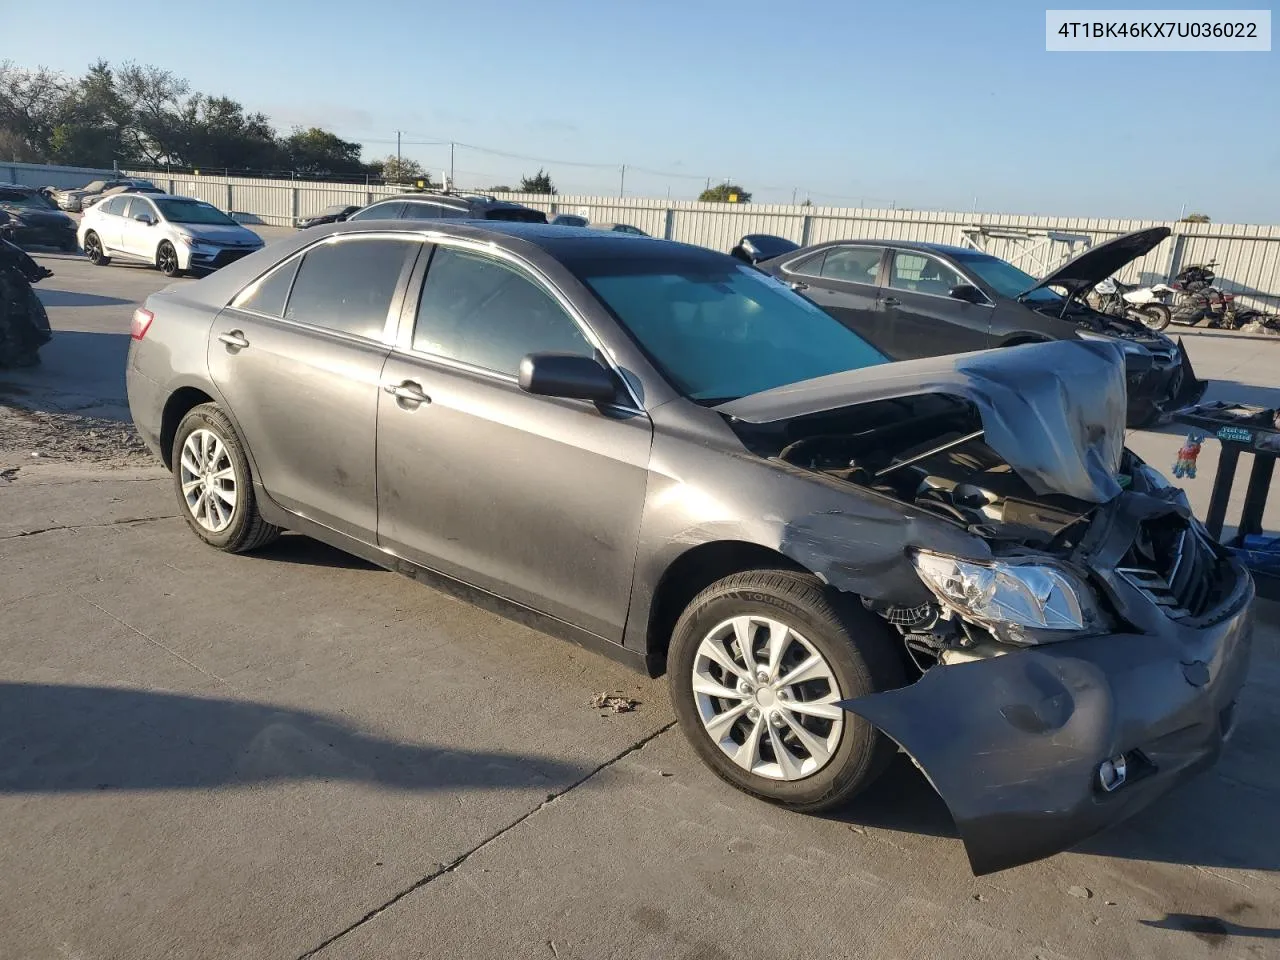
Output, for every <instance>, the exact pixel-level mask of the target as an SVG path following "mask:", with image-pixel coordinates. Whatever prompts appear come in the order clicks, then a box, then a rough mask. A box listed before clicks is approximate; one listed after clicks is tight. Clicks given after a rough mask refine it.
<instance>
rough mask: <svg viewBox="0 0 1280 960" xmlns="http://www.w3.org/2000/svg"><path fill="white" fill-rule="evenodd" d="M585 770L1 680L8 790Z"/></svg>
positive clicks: (541, 778)
mask: <svg viewBox="0 0 1280 960" xmlns="http://www.w3.org/2000/svg"><path fill="white" fill-rule="evenodd" d="M424 726H425V727H428V728H429V727H430V724H424ZM586 772H587V769H586V768H580V767H578V766H577V765H574V764H568V763H565V762H563V761H560V760H556V759H552V758H548V757H538V756H528V755H525V754H520V753H512V752H506V751H489V750H475V749H471V748H459V749H452V748H448V747H441V746H435V745H432V744H428V743H414V742H401V741H397V740H391V739H387V738H385V737H382V736H379V735H376V734H373V733H371V732H368V731H365V730H361V729H359V728H358V727H356V726H354V725H352V724H351V723H350V722H349V721H347V720H344V719H342V718H339V717H336V716H328V715H325V714H322V713H314V712H310V711H304V710H296V709H292V708H288V707H280V706H277V705H275V704H271V703H261V702H255V701H251V700H233V699H225V698H219V697H203V696H188V695H185V694H174V693H162V692H158V691H154V690H140V689H122V688H113V687H87V686H73V685H62V684H37V683H0V795H4V794H28V793H30V794H36V793H42V794H48V793H81V792H90V791H105V790H197V789H211V788H222V787H243V786H249V785H253V784H261V783H270V782H281V781H295V782H296V781H306V780H326V781H327V780H348V781H353V782H361V783H370V784H375V785H377V786H380V787H384V788H387V789H397V790H413V791H430V790H448V789H457V788H470V789H501V788H513V787H525V786H538V787H545V786H546V784H547V783H548V782H549V781H561V782H563V781H572V780H576V779H578V778H580V777H582V776H583V775H585V774H586Z"/></svg>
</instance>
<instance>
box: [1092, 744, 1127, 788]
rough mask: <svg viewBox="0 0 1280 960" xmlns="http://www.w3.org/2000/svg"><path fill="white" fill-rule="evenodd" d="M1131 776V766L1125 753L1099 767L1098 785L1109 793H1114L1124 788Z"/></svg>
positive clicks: (1104, 761)
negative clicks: (1126, 780) (1125, 782)
mask: <svg viewBox="0 0 1280 960" xmlns="http://www.w3.org/2000/svg"><path fill="white" fill-rule="evenodd" d="M1128 776H1129V764H1128V761H1126V760H1125V757H1124V754H1123V753H1118V754H1116V755H1115V756H1114V757H1111V758H1110V759H1108V760H1103V761H1102V763H1100V764H1099V765H1098V783H1099V784H1100V785H1101V786H1102V789H1103V790H1105V791H1106V792H1107V793H1114V792H1115V791H1116V790H1119V789H1120V788H1121V787H1123V786H1124V781H1125V779H1126V778H1127V777H1128Z"/></svg>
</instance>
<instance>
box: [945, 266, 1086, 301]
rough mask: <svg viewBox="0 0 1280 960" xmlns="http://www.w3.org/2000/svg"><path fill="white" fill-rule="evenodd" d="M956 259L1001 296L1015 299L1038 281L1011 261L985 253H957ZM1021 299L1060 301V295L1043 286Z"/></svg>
mask: <svg viewBox="0 0 1280 960" xmlns="http://www.w3.org/2000/svg"><path fill="white" fill-rule="evenodd" d="M956 259H957V260H959V261H960V263H962V264H964V266H965V267H966V268H967V269H968V270H969V271H970V272H972V273H976V274H977V275H978V279H980V280H982V281H983V282H984V283H986V284H987V285H988V286H990V287H991V288H992V289H994V290H995V292H996V293H998V294H1000V295H1001V296H1002V297H1011V298H1014V299H1016V298H1017V297H1019V296H1021V295H1022V294H1023V293H1026V291H1027V290H1028V289H1030V288H1031V287H1034V286H1035V285H1036V284H1037V283H1039V282H1040V281H1039V280H1037V279H1036V278H1035V277H1033V276H1031V274H1029V273H1024V272H1023V271H1021V270H1019V269H1018V268H1017V267H1015V266H1014V265H1013V264H1012V263H1008V262H1006V261H1004V260H998V259H996V258H995V257H991V256H987V255H986V254H977V255H976V256H966V255H959V256H957V257H956ZM1023 299H1024V300H1028V301H1030V302H1032V303H1061V302H1062V297H1060V296H1058V294H1056V293H1054V292H1053V291H1052V290H1049V289H1047V288H1045V287H1041V288H1040V289H1038V290H1034V291H1032V292H1031V293H1029V294H1027V296H1025V297H1023Z"/></svg>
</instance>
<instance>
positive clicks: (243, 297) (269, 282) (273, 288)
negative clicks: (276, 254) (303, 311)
mask: <svg viewBox="0 0 1280 960" xmlns="http://www.w3.org/2000/svg"><path fill="white" fill-rule="evenodd" d="M301 262H302V259H301V258H300V257H295V258H294V259H293V260H290V261H289V262H288V263H286V264H284V265H283V266H281V267H278V268H277V269H275V270H273V271H272V272H271V273H268V274H267V275H266V276H265V277H262V278H261V279H259V280H256V281H254V282H253V283H252V284H250V285H249V286H247V287H245V288H244V289H243V290H242V291H240V294H239V295H238V296H237V297H236V298H235V300H234V301H233V302H232V304H231V305H232V306H233V307H239V308H240V309H242V310H252V311H254V312H255V313H265V314H267V316H271V317H282V316H284V302H285V300H286V299H288V297H289V287H290V286H291V285H292V284H293V275H294V274H295V273H297V272H298V264H299V263H301Z"/></svg>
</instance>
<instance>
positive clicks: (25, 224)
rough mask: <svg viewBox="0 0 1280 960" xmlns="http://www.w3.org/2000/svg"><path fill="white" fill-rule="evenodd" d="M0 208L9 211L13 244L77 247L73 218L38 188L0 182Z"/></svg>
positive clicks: (61, 248)
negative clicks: (51, 201)
mask: <svg viewBox="0 0 1280 960" xmlns="http://www.w3.org/2000/svg"><path fill="white" fill-rule="evenodd" d="M0 211H3V212H4V213H6V214H8V223H7V227H6V229H7V235H8V237H9V239H10V240H11V241H12V242H13V243H16V244H18V245H19V246H24V247H26V246H46V247H57V248H58V249H59V250H75V249H76V224H75V221H74V220H72V219H71V218H70V217H68V216H67V215H66V214H65V213H63V212H62V211H60V210H59V209H58V208H57V207H55V206H54V205H53V204H52V203H50V202H49V199H48V197H46V196H45V195H44V194H43V193H42V192H41V191H40V190H38V189H37V188H35V187H24V186H20V185H19V184H16V183H0Z"/></svg>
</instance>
